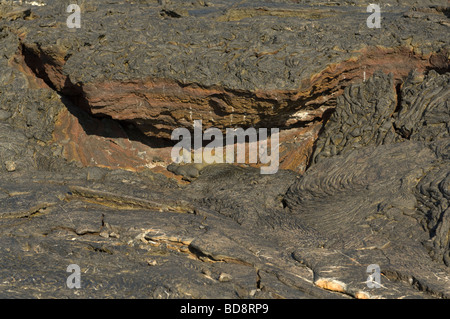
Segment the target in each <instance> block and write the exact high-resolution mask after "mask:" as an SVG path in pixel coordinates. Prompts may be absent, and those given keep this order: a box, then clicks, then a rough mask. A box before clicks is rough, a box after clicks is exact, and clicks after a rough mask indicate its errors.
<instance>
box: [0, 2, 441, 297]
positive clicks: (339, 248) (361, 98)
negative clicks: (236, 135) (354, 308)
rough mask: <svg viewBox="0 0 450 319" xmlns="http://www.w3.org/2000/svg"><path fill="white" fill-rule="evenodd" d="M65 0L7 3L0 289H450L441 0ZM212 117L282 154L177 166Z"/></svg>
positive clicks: (176, 292)
mask: <svg viewBox="0 0 450 319" xmlns="http://www.w3.org/2000/svg"><path fill="white" fill-rule="evenodd" d="M69 4H70V2H69V1H56V0H45V1H36V2H28V1H21V2H19V1H5V0H0V297H2V298H55V297H56V298H295V299H303V298H344V299H349V298H424V299H428V298H449V297H450V268H449V267H450V205H449V200H450V188H449V187H450V108H449V100H450V73H449V58H450V43H449V40H448V34H449V27H450V20H449V17H450V7H449V5H448V2H447V1H438V0H436V1H431V0H430V1H414V0H398V1H384V2H383V4H382V6H381V10H382V11H381V16H382V20H381V28H380V29H376V28H375V29H370V28H368V27H367V25H366V20H367V18H368V16H369V15H370V13H367V11H366V8H367V5H368V4H367V3H366V2H365V1H359V0H357V1H345V0H337V1H333V2H329V1H323V2H319V1H306V0H300V1H288V0H284V1H283V0H278V1H275V0H273V1H249V0H248V1H245V0H244V1H221V0H211V1H189V2H186V1H171V0H166V1H156V0H155V1H151V0H148V1H147V0H141V1H125V0H122V1H118V0H108V1H100V0H91V1H79V5H80V8H81V18H82V20H81V21H82V22H81V28H79V29H69V28H68V27H67V24H66V19H67V17H68V16H69V14H70V13H67V12H66V8H67V6H68V5H69ZM196 119H198V120H202V122H203V125H204V129H206V128H209V127H216V128H219V129H220V130H222V131H225V130H226V129H227V128H233V127H243V128H248V127H256V128H278V129H279V130H280V169H279V170H278V172H277V173H276V174H272V175H261V174H260V169H259V166H260V163H259V164H257V165H248V164H242V165H234V164H212V165H204V164H192V165H191V164H185V165H176V164H171V148H172V146H173V145H174V142H173V141H171V140H170V136H171V132H172V131H173V130H174V129H175V128H179V127H182V128H183V127H184V128H188V129H190V130H191V129H192V124H193V120H196ZM70 264H77V265H79V266H80V268H81V271H82V275H81V283H82V289H69V288H68V287H67V286H66V279H67V277H68V276H69V273H68V272H67V267H68V266H69V265H70ZM372 264H377V265H379V266H380V269H381V288H377V289H374V288H372V289H371V288H369V287H368V286H367V282H366V280H367V277H368V275H369V274H368V273H367V267H368V266H369V265H372Z"/></svg>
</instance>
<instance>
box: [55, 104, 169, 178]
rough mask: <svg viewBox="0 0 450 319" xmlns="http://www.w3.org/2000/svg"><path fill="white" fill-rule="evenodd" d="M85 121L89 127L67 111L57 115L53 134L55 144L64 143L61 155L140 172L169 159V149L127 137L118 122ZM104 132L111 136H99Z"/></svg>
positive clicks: (94, 164) (87, 164)
mask: <svg viewBox="0 0 450 319" xmlns="http://www.w3.org/2000/svg"><path fill="white" fill-rule="evenodd" d="M88 122H89V126H86V124H85V127H83V126H82V125H81V124H80V120H79V119H78V118H77V117H76V116H74V115H73V114H71V113H70V112H69V111H68V110H63V111H61V113H60V114H59V116H58V119H57V121H56V123H55V130H54V134H53V137H54V142H55V143H57V144H59V145H61V146H63V156H64V157H65V158H66V159H67V160H69V161H75V162H78V163H80V164H81V165H82V166H100V167H108V168H122V169H126V170H131V171H141V170H144V169H152V168H155V167H157V166H161V165H162V166H164V163H163V159H166V160H167V159H170V148H167V147H161V148H156V147H153V148H152V147H150V146H148V145H145V144H143V143H142V142H138V141H134V140H130V139H129V137H128V136H127V134H126V132H125V131H124V129H123V128H122V127H121V126H120V125H119V124H118V123H117V122H114V121H111V120H108V119H103V120H102V119H95V118H91V119H89V121H88ZM86 131H89V133H87V132H86ZM105 131H106V132H111V134H112V135H111V137H105V136H102V135H101V134H104V132H105Z"/></svg>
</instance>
